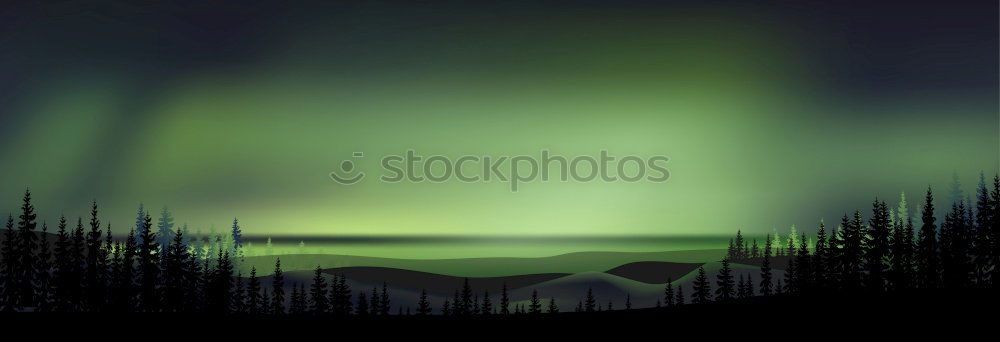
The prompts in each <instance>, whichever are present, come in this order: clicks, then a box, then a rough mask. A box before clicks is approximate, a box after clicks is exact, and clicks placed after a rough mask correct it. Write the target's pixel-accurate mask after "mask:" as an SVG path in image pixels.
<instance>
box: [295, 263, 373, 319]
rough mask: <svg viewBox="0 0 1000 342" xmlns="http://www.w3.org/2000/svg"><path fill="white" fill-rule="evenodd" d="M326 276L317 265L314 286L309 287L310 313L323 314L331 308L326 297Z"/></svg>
mask: <svg viewBox="0 0 1000 342" xmlns="http://www.w3.org/2000/svg"><path fill="white" fill-rule="evenodd" d="M326 290H327V289H326V278H324V277H323V269H321V268H320V267H319V266H316V271H315V272H314V273H313V281H312V286H311V287H310V288H309V313H311V314H313V315H317V316H318V315H323V314H325V313H326V312H327V310H329V307H328V306H327V304H328V303H327V298H326ZM365 309H366V311H367V305H366V308H365Z"/></svg>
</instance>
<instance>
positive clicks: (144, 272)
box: [138, 213, 232, 312]
mask: <svg viewBox="0 0 1000 342" xmlns="http://www.w3.org/2000/svg"><path fill="white" fill-rule="evenodd" d="M151 224H152V218H150V216H149V214H148V213H147V214H146V217H145V219H144V222H143V229H141V231H142V232H143V234H142V235H141V236H139V255H138V261H139V305H140V310H141V311H144V312H156V311H159V310H160V297H159V293H158V291H157V290H158V289H157V284H158V283H159V276H160V267H159V263H158V262H157V261H158V257H157V256H156V253H157V252H158V251H159V250H160V248H159V247H158V246H157V244H156V234H154V233H153V232H152V229H150V226H151ZM231 271H232V270H230V272H231ZM231 282H232V280H231V279H230V284H231ZM227 302H228V298H227ZM227 304H228V303H227Z"/></svg>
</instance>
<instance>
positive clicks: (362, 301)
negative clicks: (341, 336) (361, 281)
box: [354, 291, 368, 316]
mask: <svg viewBox="0 0 1000 342" xmlns="http://www.w3.org/2000/svg"><path fill="white" fill-rule="evenodd" d="M354 315H356V316H367V315H368V299H367V298H366V297H365V291H361V292H358V305H357V306H356V311H354Z"/></svg>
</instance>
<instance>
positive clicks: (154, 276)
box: [136, 214, 160, 312]
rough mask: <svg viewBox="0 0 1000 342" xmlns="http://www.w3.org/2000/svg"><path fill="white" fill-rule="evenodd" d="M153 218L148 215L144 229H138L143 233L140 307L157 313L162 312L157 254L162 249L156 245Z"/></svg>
mask: <svg viewBox="0 0 1000 342" xmlns="http://www.w3.org/2000/svg"><path fill="white" fill-rule="evenodd" d="M151 225H152V218H151V217H150V216H149V215H148V214H147V215H146V218H145V219H144V220H143V228H142V229H136V230H137V231H140V230H141V231H143V232H144V234H143V235H142V236H139V246H138V247H139V254H138V255H137V259H138V262H139V306H140V309H141V310H142V311H145V312H156V311H159V310H160V294H159V291H158V290H159V289H158V288H157V284H159V276H160V265H159V263H158V261H159V258H158V257H157V255H156V253H157V252H158V251H159V250H160V247H159V246H158V245H157V243H156V234H155V233H153V231H152V229H150V226H151Z"/></svg>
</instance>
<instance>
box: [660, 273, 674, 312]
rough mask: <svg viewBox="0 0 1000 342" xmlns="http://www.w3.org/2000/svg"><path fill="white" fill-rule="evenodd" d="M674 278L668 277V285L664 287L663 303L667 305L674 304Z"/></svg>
mask: <svg viewBox="0 0 1000 342" xmlns="http://www.w3.org/2000/svg"><path fill="white" fill-rule="evenodd" d="M673 282H674V281H673V279H671V278H670V277H667V285H666V286H664V289H663V304H664V305H666V306H667V307H671V306H674V285H673Z"/></svg>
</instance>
